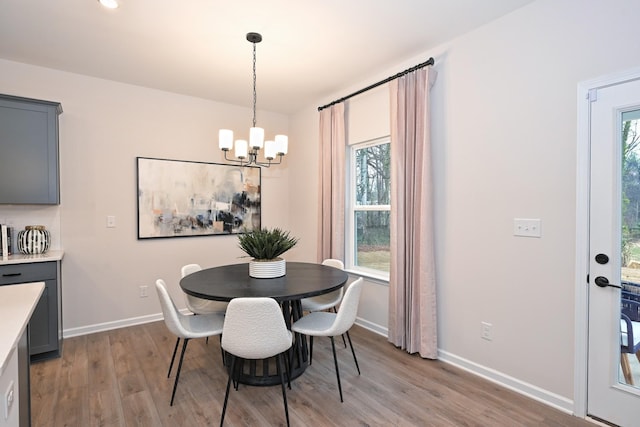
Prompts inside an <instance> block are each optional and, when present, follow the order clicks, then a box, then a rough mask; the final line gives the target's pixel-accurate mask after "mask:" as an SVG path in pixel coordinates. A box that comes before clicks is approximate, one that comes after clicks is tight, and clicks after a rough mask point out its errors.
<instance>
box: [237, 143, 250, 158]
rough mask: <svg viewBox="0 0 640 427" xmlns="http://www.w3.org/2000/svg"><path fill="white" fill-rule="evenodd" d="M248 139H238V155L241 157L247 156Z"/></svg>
mask: <svg viewBox="0 0 640 427" xmlns="http://www.w3.org/2000/svg"><path fill="white" fill-rule="evenodd" d="M247 154H248V153H247V141H245V140H244V139H239V140H237V141H236V157H237V158H239V159H246V158H247Z"/></svg>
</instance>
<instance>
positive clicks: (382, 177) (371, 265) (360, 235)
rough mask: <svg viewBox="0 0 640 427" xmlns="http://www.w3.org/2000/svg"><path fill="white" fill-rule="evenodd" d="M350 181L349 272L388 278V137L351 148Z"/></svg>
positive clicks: (346, 237) (348, 219)
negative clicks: (353, 271)
mask: <svg viewBox="0 0 640 427" xmlns="http://www.w3.org/2000/svg"><path fill="white" fill-rule="evenodd" d="M348 158H349V162H348V164H349V174H348V177H349V179H348V180H347V203H346V209H347V220H346V226H347V233H346V236H345V243H346V246H347V251H346V252H347V256H346V258H347V259H346V261H347V268H348V269H350V270H355V271H359V272H360V273H362V274H365V275H371V276H374V277H380V278H385V279H386V278H388V277H389V267H390V265H391V251H390V234H389V230H390V229H389V214H390V211H391V206H390V203H391V189H390V184H391V170H390V168H391V145H390V141H389V137H385V138H380V139H376V140H374V141H367V142H362V143H358V144H354V145H351V146H350V150H349V156H348Z"/></svg>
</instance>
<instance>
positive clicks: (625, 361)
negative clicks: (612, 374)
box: [620, 353, 633, 385]
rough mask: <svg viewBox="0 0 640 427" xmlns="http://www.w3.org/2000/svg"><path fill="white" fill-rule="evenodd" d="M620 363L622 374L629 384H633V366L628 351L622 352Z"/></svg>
mask: <svg viewBox="0 0 640 427" xmlns="http://www.w3.org/2000/svg"><path fill="white" fill-rule="evenodd" d="M620 364H621V365H622V374H623V375H624V379H625V381H626V382H627V384H629V385H633V375H632V374H631V366H630V365H629V355H628V353H620Z"/></svg>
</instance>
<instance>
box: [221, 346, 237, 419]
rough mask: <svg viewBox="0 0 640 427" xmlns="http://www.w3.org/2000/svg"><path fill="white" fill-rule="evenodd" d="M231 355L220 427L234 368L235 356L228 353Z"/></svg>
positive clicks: (225, 410)
mask: <svg viewBox="0 0 640 427" xmlns="http://www.w3.org/2000/svg"><path fill="white" fill-rule="evenodd" d="M229 357H231V369H230V370H229V379H228V380H227V391H225V393H224V404H223V405H222V415H221V416H220V427H222V424H224V414H225V412H227V401H228V400H229V389H230V388H231V377H232V376H233V375H234V369H235V368H236V356H234V355H233V354H231V353H229Z"/></svg>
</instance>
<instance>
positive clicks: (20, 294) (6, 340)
mask: <svg viewBox="0 0 640 427" xmlns="http://www.w3.org/2000/svg"><path fill="white" fill-rule="evenodd" d="M43 290H44V282H35V283H21V284H19V285H4V286H0V313H2V321H1V322H0V375H2V373H3V372H4V370H5V367H6V366H5V364H6V363H7V361H8V360H9V356H10V355H11V351H12V350H13V348H14V347H15V346H16V344H18V341H19V340H20V337H21V336H22V333H23V332H24V329H25V328H26V327H27V324H28V323H29V320H30V319H31V315H32V314H33V310H34V309H35V307H36V304H37V303H38V300H40V295H41V294H42V291H43Z"/></svg>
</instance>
